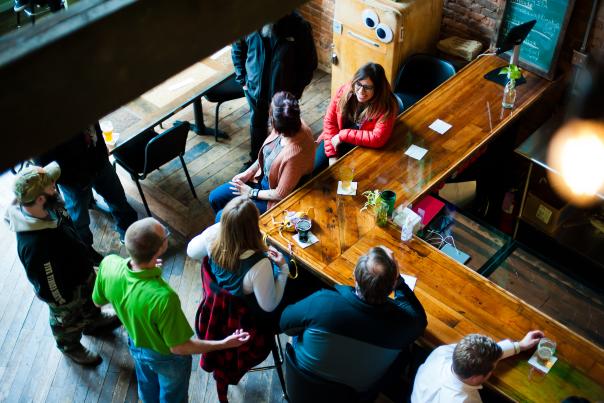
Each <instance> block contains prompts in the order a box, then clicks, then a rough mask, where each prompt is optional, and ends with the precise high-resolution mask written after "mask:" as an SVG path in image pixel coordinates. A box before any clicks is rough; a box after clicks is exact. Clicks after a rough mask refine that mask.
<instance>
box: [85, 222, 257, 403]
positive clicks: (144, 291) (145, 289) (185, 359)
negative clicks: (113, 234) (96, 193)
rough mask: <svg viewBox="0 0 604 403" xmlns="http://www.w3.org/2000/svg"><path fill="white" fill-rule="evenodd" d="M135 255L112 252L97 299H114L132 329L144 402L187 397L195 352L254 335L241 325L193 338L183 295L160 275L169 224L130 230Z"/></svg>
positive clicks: (131, 250) (226, 345) (103, 265)
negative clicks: (215, 336) (224, 333)
mask: <svg viewBox="0 0 604 403" xmlns="http://www.w3.org/2000/svg"><path fill="white" fill-rule="evenodd" d="M125 241H126V242H125V243H126V249H127V250H128V254H129V255H130V259H124V258H121V257H120V256H116V255H112V256H107V257H106V258H105V259H103V261H102V262H101V265H100V266H99V273H98V275H97V279H96V282H95V285H94V292H93V294H92V299H93V301H94V303H95V304H96V305H99V306H100V305H103V304H107V303H111V304H112V305H113V307H114V309H115V311H116V312H117V316H118V317H119V318H120V319H121V321H122V323H123V324H124V327H125V328H126V330H127V331H128V335H129V339H128V345H129V347H130V353H131V354H132V358H133V359H134V364H135V368H136V376H137V379H138V394H139V397H140V398H141V399H142V400H143V402H145V403H148V402H170V403H172V402H184V401H186V400H187V393H188V390H189V377H190V375H191V354H203V353H207V352H210V351H214V350H221V349H225V348H232V347H238V346H240V345H241V344H243V343H245V342H246V341H247V340H248V339H249V334H248V333H246V332H243V331H242V330H238V331H236V332H235V333H233V334H232V335H231V336H229V337H227V338H225V339H223V340H219V341H214V340H192V339H191V336H193V330H192V329H191V326H190V325H189V323H188V322H187V318H186V317H185V314H184V312H183V311H182V309H181V307H180V300H179V298H178V295H177V294H176V292H174V290H172V288H171V287H170V286H169V285H168V283H166V282H165V281H164V280H163V279H162V277H161V268H160V267H157V260H158V259H159V257H160V256H162V255H163V254H164V252H165V251H166V249H167V248H168V235H167V232H166V229H165V228H164V227H163V226H162V225H161V224H160V223H159V222H158V221H157V220H155V219H153V218H144V219H142V220H139V221H136V222H135V223H134V224H132V225H131V226H130V227H129V228H128V230H127V231H126V236H125Z"/></svg>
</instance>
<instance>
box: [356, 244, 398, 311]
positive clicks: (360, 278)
mask: <svg viewBox="0 0 604 403" xmlns="http://www.w3.org/2000/svg"><path fill="white" fill-rule="evenodd" d="M397 275H398V269H397V268H396V264H395V263H394V261H392V259H390V256H388V254H387V253H386V251H385V250H384V249H382V248H380V247H375V248H371V249H369V252H368V253H367V254H366V255H363V256H361V257H360V258H359V260H358V261H357V265H356V267H355V268H354V279H355V280H356V282H357V286H358V293H359V294H360V297H362V298H363V300H364V301H365V302H367V303H369V304H381V303H383V302H385V301H386V299H387V298H388V295H389V294H390V293H391V292H392V289H393V288H394V280H395V279H396V276H397Z"/></svg>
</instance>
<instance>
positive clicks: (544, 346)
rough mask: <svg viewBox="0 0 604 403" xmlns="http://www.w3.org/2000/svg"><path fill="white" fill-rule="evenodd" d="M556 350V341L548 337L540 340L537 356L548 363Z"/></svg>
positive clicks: (542, 361)
mask: <svg viewBox="0 0 604 403" xmlns="http://www.w3.org/2000/svg"><path fill="white" fill-rule="evenodd" d="M555 352H556V342H555V341H553V340H552V339H548V338H547V337H543V338H542V339H541V340H539V344H538V345H537V358H538V359H539V361H540V362H541V363H543V365H546V364H547V363H548V362H549V360H550V359H551V358H552V357H553V356H554V353H555Z"/></svg>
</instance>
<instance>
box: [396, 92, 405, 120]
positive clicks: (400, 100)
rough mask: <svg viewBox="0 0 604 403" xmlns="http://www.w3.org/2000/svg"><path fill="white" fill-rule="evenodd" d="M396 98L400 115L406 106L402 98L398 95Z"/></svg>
mask: <svg viewBox="0 0 604 403" xmlns="http://www.w3.org/2000/svg"><path fill="white" fill-rule="evenodd" d="M394 97H395V98H396V104H397V105H398V114H399V115H400V114H401V113H403V112H404V111H405V104H404V103H403V100H402V99H401V97H399V96H398V95H397V94H396V93H395V94H394Z"/></svg>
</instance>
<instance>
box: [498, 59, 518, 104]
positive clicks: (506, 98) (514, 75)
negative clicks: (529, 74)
mask: <svg viewBox="0 0 604 403" xmlns="http://www.w3.org/2000/svg"><path fill="white" fill-rule="evenodd" d="M499 74H506V75H507V78H508V82H507V83H506V84H505V87H504V88H503V100H502V101H501V106H503V107H504V108H506V109H512V108H513V107H514V103H515V102H516V80H518V79H519V78H520V77H522V71H521V70H520V67H518V66H516V65H515V64H510V65H509V66H507V67H504V68H502V69H501V71H499Z"/></svg>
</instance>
